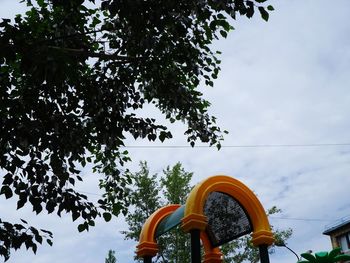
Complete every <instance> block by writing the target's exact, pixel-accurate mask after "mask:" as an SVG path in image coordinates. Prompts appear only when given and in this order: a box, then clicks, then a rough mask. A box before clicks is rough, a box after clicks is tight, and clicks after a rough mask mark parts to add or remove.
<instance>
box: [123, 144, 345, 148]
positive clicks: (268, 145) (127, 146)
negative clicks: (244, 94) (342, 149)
mask: <svg viewBox="0 0 350 263" xmlns="http://www.w3.org/2000/svg"><path fill="white" fill-rule="evenodd" d="M332 146H350V143H308V144H251V145H249V144H246V145H244V144H242V145H221V148H286V147H332ZM210 147H212V146H208V145H196V146H194V147H192V146H190V145H126V146H124V148H138V149H142V148H145V149H161V148H164V149H172V148H174V149H185V148H210Z"/></svg>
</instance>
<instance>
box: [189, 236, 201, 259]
mask: <svg viewBox="0 0 350 263" xmlns="http://www.w3.org/2000/svg"><path fill="white" fill-rule="evenodd" d="M191 262H192V263H200V262H201V241H200V230H199V229H192V230H191Z"/></svg>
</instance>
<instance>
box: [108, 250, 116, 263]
mask: <svg viewBox="0 0 350 263" xmlns="http://www.w3.org/2000/svg"><path fill="white" fill-rule="evenodd" d="M116 262H117V258H116V257H115V251H114V250H111V249H110V250H108V255H107V257H106V259H105V263H116Z"/></svg>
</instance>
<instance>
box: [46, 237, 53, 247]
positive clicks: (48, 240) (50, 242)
mask: <svg viewBox="0 0 350 263" xmlns="http://www.w3.org/2000/svg"><path fill="white" fill-rule="evenodd" d="M46 242H47V243H48V244H49V245H50V246H51V247H52V240H51V239H46Z"/></svg>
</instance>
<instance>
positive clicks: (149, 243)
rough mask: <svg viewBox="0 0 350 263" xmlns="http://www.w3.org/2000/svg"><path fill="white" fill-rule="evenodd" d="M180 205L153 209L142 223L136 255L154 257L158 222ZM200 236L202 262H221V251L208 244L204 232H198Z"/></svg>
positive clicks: (156, 250)
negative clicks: (202, 254) (202, 252)
mask: <svg viewBox="0 0 350 263" xmlns="http://www.w3.org/2000/svg"><path fill="white" fill-rule="evenodd" d="M179 207H180V205H178V204H174V205H167V206H164V207H162V208H159V209H158V210H157V211H155V212H154V213H153V214H152V215H151V216H150V217H149V218H148V219H147V220H146V222H145V223H144V225H143V227H142V230H141V233H140V238H139V244H138V245H137V250H136V254H137V256H138V257H143V258H144V257H154V256H156V255H157V253H158V251H159V249H158V245H157V241H156V239H155V233H156V229H157V227H158V225H159V224H160V222H161V221H162V220H163V219H164V218H165V217H167V216H168V215H170V214H172V213H173V212H174V211H175V210H176V209H178V208H179ZM200 238H201V240H202V244H203V246H204V252H205V254H204V261H203V262H204V263H221V262H222V253H221V251H220V249H219V248H212V247H211V245H210V241H209V238H208V236H207V234H206V233H205V232H201V233H200Z"/></svg>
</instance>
